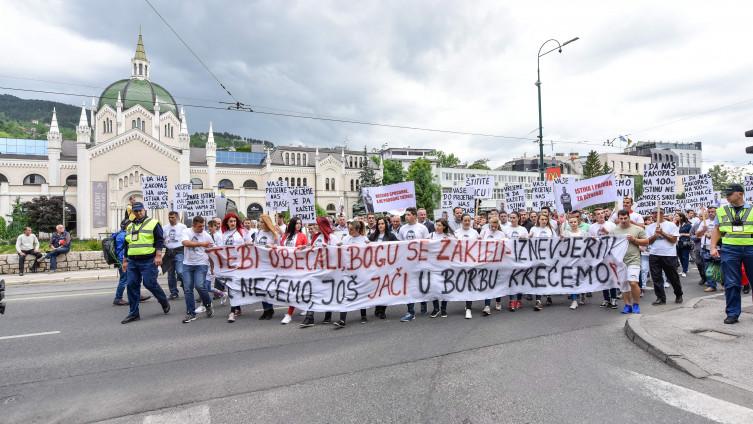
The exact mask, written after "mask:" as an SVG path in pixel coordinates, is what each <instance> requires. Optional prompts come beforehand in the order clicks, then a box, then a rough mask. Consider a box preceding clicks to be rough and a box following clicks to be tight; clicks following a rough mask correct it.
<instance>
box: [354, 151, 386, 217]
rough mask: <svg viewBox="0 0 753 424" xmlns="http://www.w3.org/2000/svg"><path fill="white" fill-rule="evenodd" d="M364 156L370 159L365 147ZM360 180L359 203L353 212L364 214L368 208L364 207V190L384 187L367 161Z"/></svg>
mask: <svg viewBox="0 0 753 424" xmlns="http://www.w3.org/2000/svg"><path fill="white" fill-rule="evenodd" d="M363 155H364V156H365V157H366V158H367V159H368V157H369V156H368V154H367V153H366V146H364V147H363ZM358 179H359V180H360V186H359V188H358V202H356V204H355V205H353V210H354V211H358V212H359V213H362V212H363V211H365V210H366V208H365V207H364V206H363V189H364V188H366V187H374V186H379V185H382V181H381V180H380V179H379V178H378V177H377V175H376V172H374V169H373V168H372V167H371V161H370V160H365V161H364V162H363V167H362V168H361V175H360V176H359V177H358Z"/></svg>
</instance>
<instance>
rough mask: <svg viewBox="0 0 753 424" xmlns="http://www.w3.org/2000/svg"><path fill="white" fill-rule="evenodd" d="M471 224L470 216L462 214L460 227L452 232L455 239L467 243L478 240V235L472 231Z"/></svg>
mask: <svg viewBox="0 0 753 424" xmlns="http://www.w3.org/2000/svg"><path fill="white" fill-rule="evenodd" d="M471 223H472V221H471V216H470V215H468V214H467V213H466V214H463V216H462V219H461V224H460V227H458V228H457V229H453V230H452V231H453V232H454V233H455V238H456V239H458V240H469V241H473V240H476V239H478V236H479V234H478V232H477V231H476V230H474V229H473V227H471Z"/></svg>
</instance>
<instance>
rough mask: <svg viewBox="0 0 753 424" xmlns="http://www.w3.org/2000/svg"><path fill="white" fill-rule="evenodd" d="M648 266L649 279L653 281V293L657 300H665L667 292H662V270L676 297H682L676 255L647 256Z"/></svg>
mask: <svg viewBox="0 0 753 424" xmlns="http://www.w3.org/2000/svg"><path fill="white" fill-rule="evenodd" d="M648 266H649V270H651V281H653V282H654V293H656V298H657V299H659V300H663V301H666V300H667V294H666V293H665V292H664V277H663V276H662V271H664V274H666V275H667V279H668V280H669V284H671V285H672V290H674V292H675V296H676V297H682V285H681V284H680V275H679V274H677V256H657V255H649V256H648Z"/></svg>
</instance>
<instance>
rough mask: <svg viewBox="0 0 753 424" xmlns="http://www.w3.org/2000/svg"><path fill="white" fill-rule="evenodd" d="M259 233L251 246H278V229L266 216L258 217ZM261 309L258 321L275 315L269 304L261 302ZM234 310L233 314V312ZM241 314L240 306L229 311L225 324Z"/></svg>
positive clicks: (233, 320)
mask: <svg viewBox="0 0 753 424" xmlns="http://www.w3.org/2000/svg"><path fill="white" fill-rule="evenodd" d="M259 227H260V228H259V231H258V232H257V233H256V238H255V239H254V242H253V244H254V245H256V246H262V247H267V248H269V247H272V246H277V245H279V244H280V235H279V233H278V227H277V226H276V225H275V224H274V221H272V218H271V217H270V216H269V215H267V214H262V215H261V216H260V217H259ZM261 307H262V309H263V310H264V312H262V314H261V316H260V317H259V320H260V321H265V320H269V319H272V317H273V316H274V314H275V310H274V307H273V306H272V304H271V303H267V302H261ZM234 309H235V312H234V311H233V310H234ZM240 313H241V308H240V306H237V307H233V308H231V309H230V314H229V315H228V317H227V322H229V323H233V322H235V319H236V318H237V316H238V315H240Z"/></svg>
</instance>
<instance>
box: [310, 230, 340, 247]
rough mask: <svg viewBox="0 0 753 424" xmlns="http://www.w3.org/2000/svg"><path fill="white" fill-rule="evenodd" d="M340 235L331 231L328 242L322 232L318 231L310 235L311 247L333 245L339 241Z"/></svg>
mask: <svg viewBox="0 0 753 424" xmlns="http://www.w3.org/2000/svg"><path fill="white" fill-rule="evenodd" d="M340 239H341V238H340V236H339V235H338V234H337V233H331V234H330V235H329V242H327V240H325V239H324V234H321V233H319V234H318V235H314V236H312V237H311V246H313V247H322V246H329V245H335V244H337V243H338V242H339V241H340Z"/></svg>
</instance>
